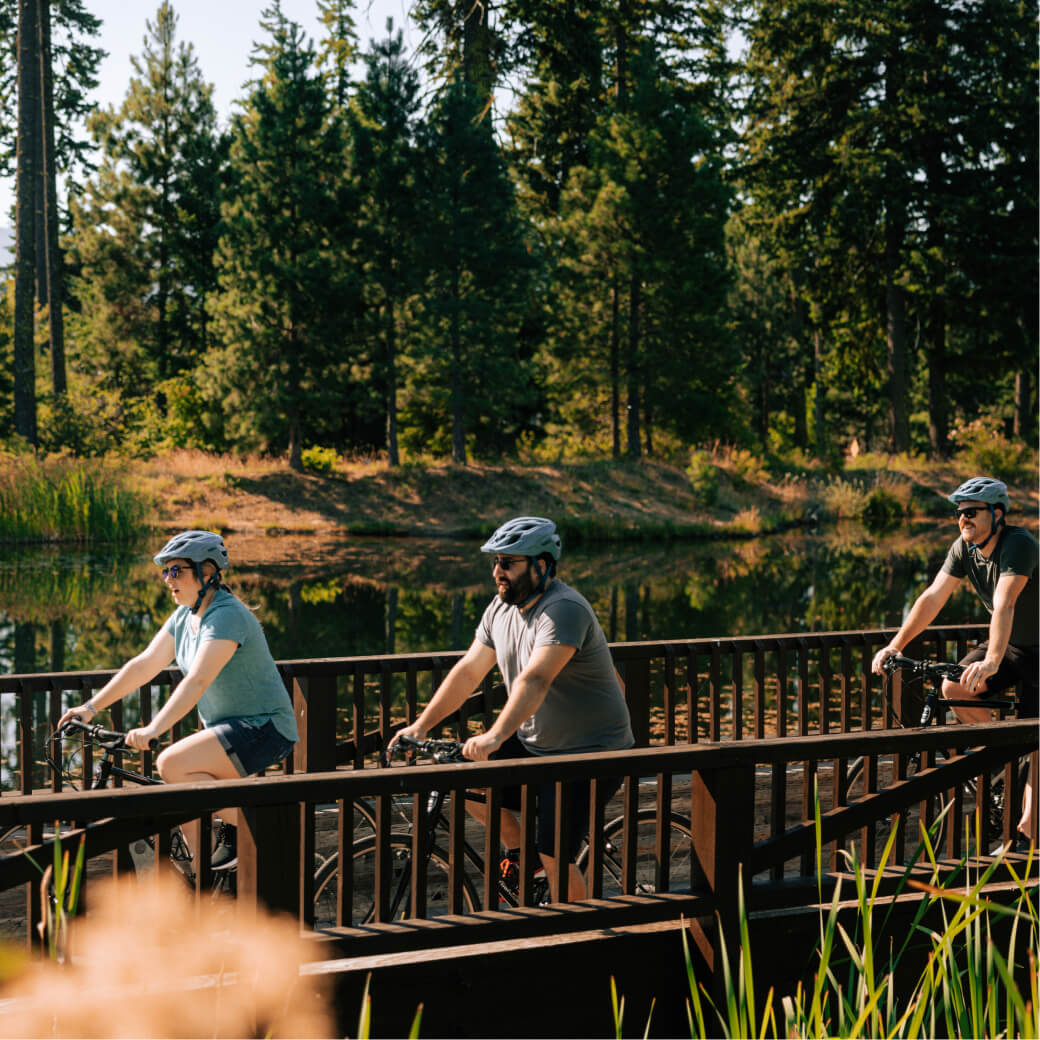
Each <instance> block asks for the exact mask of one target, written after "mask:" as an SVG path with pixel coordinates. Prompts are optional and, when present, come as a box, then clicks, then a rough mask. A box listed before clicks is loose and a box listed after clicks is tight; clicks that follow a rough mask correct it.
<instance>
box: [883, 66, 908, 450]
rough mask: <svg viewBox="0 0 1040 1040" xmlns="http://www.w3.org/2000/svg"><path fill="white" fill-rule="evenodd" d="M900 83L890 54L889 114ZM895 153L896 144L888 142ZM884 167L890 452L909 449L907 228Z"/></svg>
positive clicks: (893, 177) (894, 175)
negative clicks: (902, 280) (903, 267)
mask: <svg viewBox="0 0 1040 1040" xmlns="http://www.w3.org/2000/svg"><path fill="white" fill-rule="evenodd" d="M902 81H903V75H902V59H901V56H900V55H899V54H898V53H893V54H891V55H890V61H889V62H888V70H887V75H886V77H885V104H886V107H887V109H888V112H889V113H890V114H891V113H895V112H897V111H898V110H899V105H900V101H901V99H900V93H901V89H900V88H901V86H902ZM889 144H890V147H891V148H892V150H893V152H897V151H898V148H897V144H896V142H889ZM892 167H894V164H890V166H888V167H886V172H887V177H886V180H887V183H888V185H889V195H888V199H887V200H886V205H885V261H884V263H885V343H886V347H887V353H888V436H889V446H890V448H891V450H892V451H893V452H901V451H906V450H908V449H909V447H910V423H909V420H908V418H907V379H906V374H907V373H906V369H907V365H906V293H905V290H904V289H903V287H902V285H900V284H899V275H900V260H901V258H902V250H903V238H904V234H905V229H906V210H905V206H904V204H903V201H902V199H901V198H900V197H899V195H898V192H899V186H900V183H901V175H900V173H899V172H898V171H897V170H896V169H894V168H892Z"/></svg>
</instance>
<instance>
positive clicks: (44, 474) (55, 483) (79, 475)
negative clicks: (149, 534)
mask: <svg viewBox="0 0 1040 1040" xmlns="http://www.w3.org/2000/svg"><path fill="white" fill-rule="evenodd" d="M154 520H155V510H154V508H153V507H152V504H151V501H150V499H149V498H148V497H147V495H144V494H142V493H141V492H139V491H136V490H134V489H132V488H131V487H130V486H129V484H128V483H127V481H126V477H125V475H124V474H123V473H122V472H120V471H119V470H118V469H117V468H116V467H115V466H113V465H109V464H107V463H104V462H100V461H98V460H94V459H86V460H83V459H73V458H70V457H69V456H66V455H52V456H47V457H43V456H37V455H34V454H30V453H20V454H13V453H3V454H0V540H4V541H26V542H32V541H78V542H113V541H128V540H131V539H133V538H136V537H139V535H140V533H141V531H142V529H145V528H146V527H148V526H149V525H151V524H152V523H154Z"/></svg>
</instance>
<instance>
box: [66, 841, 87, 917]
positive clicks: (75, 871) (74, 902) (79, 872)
mask: <svg viewBox="0 0 1040 1040" xmlns="http://www.w3.org/2000/svg"><path fill="white" fill-rule="evenodd" d="M86 855H87V836H86V835H85V834H83V835H81V836H80V839H79V848H78V849H77V850H76V862H75V864H74V866H73V868H72V889H71V891H70V892H69V914H70V915H71V916H73V917H75V915H76V910H77V908H78V907H79V893H80V890H81V888H82V884H83V869H84V864H85V863H86Z"/></svg>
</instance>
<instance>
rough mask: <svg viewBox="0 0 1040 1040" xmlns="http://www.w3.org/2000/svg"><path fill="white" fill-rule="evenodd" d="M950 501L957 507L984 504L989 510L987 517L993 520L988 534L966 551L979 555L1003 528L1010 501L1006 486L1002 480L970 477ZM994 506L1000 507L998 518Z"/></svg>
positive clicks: (951, 496) (950, 497)
mask: <svg viewBox="0 0 1040 1040" xmlns="http://www.w3.org/2000/svg"><path fill="white" fill-rule="evenodd" d="M949 499H950V501H951V502H952V503H953V504H954V505H957V504H958V503H959V502H985V503H986V506H987V507H988V508H989V515H990V516H991V517H992V518H993V525H992V527H991V528H990V532H989V534H988V535H986V538H985V540H984V541H982V542H973V543H972V544H971V545H969V547H968V549H969V551H970V552H971V553H972V555H976V554H978V553H980V552H981V551H982V550H983V549H985V548H986V546H987V545H989V542H990V539H991V538H993V537H994V535H996V533H997V532H998V531H999V530H1000V528H1001V527H1003V526H1004V518H1005V517H1006V516H1007V511H1008V508H1009V507H1010V505H1011V500H1010V499H1009V498H1008V491H1007V484H1005V483H1004V482H1003V481H1002V480H994V479H993V478H992V477H972V478H971V480H966V481H965V482H964V483H963V484H961V486H960V487H959V488H957V490H956V491H954V493H953V494H952V495H950V496H949ZM994 506H1000V507H1001V509H1000V516H999V517H998V516H997V512H996V510H995V509H994V508H993V507H994Z"/></svg>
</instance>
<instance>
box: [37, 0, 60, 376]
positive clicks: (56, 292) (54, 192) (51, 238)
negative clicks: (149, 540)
mask: <svg viewBox="0 0 1040 1040" xmlns="http://www.w3.org/2000/svg"><path fill="white" fill-rule="evenodd" d="M37 2H38V3H39V7H40V28H39V33H40V104H41V106H42V107H41V120H40V123H41V130H42V133H41V134H40V137H41V141H42V145H43V147H42V149H41V155H42V158H43V170H42V179H43V202H44V209H43V215H44V228H45V234H44V235H43V241H44V247H45V249H44V256H45V258H46V263H45V271H46V277H45V278H41V279H39V280H40V281H41V282H43V283H44V284H45V286H46V299H47V304H48V325H49V327H50V339H51V390H52V391H53V393H54V396H55V397H61V396H62V395H63V394H64V393H65V390H66V386H67V383H66V377H65V316H64V313H63V311H62V306H63V303H64V300H65V285H64V279H63V276H62V266H63V265H62V259H61V249H60V246H59V244H58V171H57V166H56V163H55V156H54V75H53V65H52V61H51V11H50V0H37Z"/></svg>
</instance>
